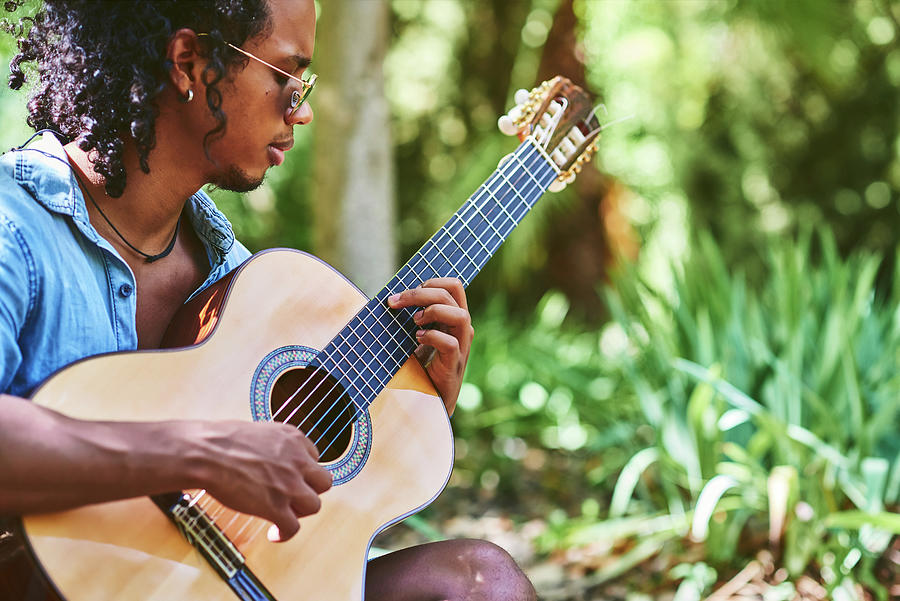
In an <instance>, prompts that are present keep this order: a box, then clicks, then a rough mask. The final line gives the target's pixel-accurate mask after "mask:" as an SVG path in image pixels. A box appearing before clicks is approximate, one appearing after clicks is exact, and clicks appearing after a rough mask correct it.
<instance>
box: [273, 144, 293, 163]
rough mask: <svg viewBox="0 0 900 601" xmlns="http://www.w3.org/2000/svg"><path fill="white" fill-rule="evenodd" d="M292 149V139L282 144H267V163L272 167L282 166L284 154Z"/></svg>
mask: <svg viewBox="0 0 900 601" xmlns="http://www.w3.org/2000/svg"><path fill="white" fill-rule="evenodd" d="M293 147H294V140H293V138H292V139H290V140H286V141H284V142H272V143H271V144H269V162H270V163H271V164H272V165H280V164H282V163H283V162H284V153H285V152H287V151H288V150H290V149H291V148H293Z"/></svg>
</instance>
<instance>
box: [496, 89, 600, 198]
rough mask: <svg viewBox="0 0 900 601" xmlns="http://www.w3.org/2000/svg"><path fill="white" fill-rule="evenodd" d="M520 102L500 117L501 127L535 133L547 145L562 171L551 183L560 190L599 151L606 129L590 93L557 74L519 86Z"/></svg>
mask: <svg viewBox="0 0 900 601" xmlns="http://www.w3.org/2000/svg"><path fill="white" fill-rule="evenodd" d="M515 100H516V106H514V107H513V108H512V110H510V111H509V114H507V115H503V116H502V117H500V119H499V120H498V121H497V125H498V127H499V128H500V131H502V132H503V133H505V134H507V135H511V136H512V135H518V136H519V138H521V139H522V140H524V139H526V138H528V137H531V138H532V139H533V140H534V141H535V143H536V144H538V145H539V146H540V147H541V148H543V150H544V152H545V154H546V155H547V157H548V158H549V159H550V160H551V161H552V162H553V164H554V166H555V167H556V170H557V173H558V174H559V175H558V177H557V178H556V180H555V181H554V182H553V183H552V184H551V185H550V190H551V191H552V192H558V191H559V190H562V189H563V188H565V187H566V184H569V183H571V182H572V181H573V180H574V179H575V176H576V175H578V173H579V172H580V171H581V168H582V166H583V165H584V164H585V163H587V162H588V161H590V160H591V157H592V156H593V154H594V153H595V152H596V151H597V142H598V138H599V136H600V130H601V129H602V127H601V125H600V123H599V121H598V120H597V117H596V115H595V114H594V113H595V109H594V106H593V104H592V102H591V99H590V97H589V96H588V95H587V93H586V92H585V91H584V90H582V89H581V88H579V87H578V86H576V85H575V84H573V83H572V82H571V81H569V80H568V79H566V78H565V77H560V76H556V77H554V78H553V79H550V80H547V81H545V82H544V83H542V84H541V85H539V86H538V87H536V88H534V89H533V90H531V91H528V90H519V91H518V92H516V95H515Z"/></svg>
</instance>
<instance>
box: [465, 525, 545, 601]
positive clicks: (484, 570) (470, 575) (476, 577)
mask: <svg viewBox="0 0 900 601" xmlns="http://www.w3.org/2000/svg"><path fill="white" fill-rule="evenodd" d="M455 542H456V543H457V544H458V545H459V547H460V549H459V552H458V553H457V559H458V560H459V561H460V562H461V563H462V564H464V566H463V568H464V569H463V570H462V571H463V573H465V574H467V580H468V582H467V583H466V584H467V585H466V587H465V588H467V589H468V595H467V596H466V598H467V599H484V600H485V601H535V600H536V599H537V595H536V594H535V591H534V587H533V586H532V585H531V582H530V581H529V580H528V577H527V576H525V574H524V572H522V570H521V569H520V568H519V566H518V565H517V564H516V562H515V560H514V559H513V558H512V557H511V556H510V555H509V553H507V552H506V551H505V550H504V549H503V548H502V547H498V546H497V545H495V544H493V543H489V542H487V541H483V540H459V541H455Z"/></svg>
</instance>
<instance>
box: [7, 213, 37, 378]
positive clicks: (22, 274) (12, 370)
mask: <svg viewBox="0 0 900 601" xmlns="http://www.w3.org/2000/svg"><path fill="white" fill-rule="evenodd" d="M35 282H36V280H35V277H34V264H33V261H32V260H31V253H30V251H29V250H28V247H27V246H26V244H25V240H24V238H23V237H22V234H21V232H19V230H18V229H17V228H16V226H15V224H14V223H13V222H12V221H10V220H9V218H8V217H6V216H5V215H3V214H2V213H0V393H6V392H7V391H9V389H10V385H11V383H12V380H13V378H14V377H15V375H16V372H18V370H19V367H20V366H21V364H22V349H21V348H20V347H19V338H20V335H21V333H22V329H23V327H24V326H25V322H26V320H27V318H28V314H29V312H30V311H31V309H32V307H33V306H34V297H35V286H36V284H35Z"/></svg>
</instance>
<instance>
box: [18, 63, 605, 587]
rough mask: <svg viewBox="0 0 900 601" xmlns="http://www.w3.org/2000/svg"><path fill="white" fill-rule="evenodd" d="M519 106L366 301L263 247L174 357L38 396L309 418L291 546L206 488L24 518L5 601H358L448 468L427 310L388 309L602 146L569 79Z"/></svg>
mask: <svg viewBox="0 0 900 601" xmlns="http://www.w3.org/2000/svg"><path fill="white" fill-rule="evenodd" d="M516 102H517V103H519V104H517V106H516V107H515V108H514V109H513V110H512V111H511V112H510V114H509V115H506V116H504V117H501V118H500V123H499V124H500V127H501V129H502V130H504V131H505V133H511V134H518V135H519V137H520V139H521V140H522V142H521V145H520V146H519V147H518V148H517V149H516V150H515V152H513V153H512V154H511V155H509V156H508V157H507V158H506V159H505V160H504V161H503V162H502V163H501V165H500V167H499V168H498V169H497V170H496V171H495V172H494V173H493V174H492V175H491V176H490V177H489V178H488V179H487V181H486V182H485V183H484V184H483V185H482V186H481V187H480V188H479V189H478V190H477V191H476V192H475V194H473V195H472V196H471V197H470V198H469V199H468V200H467V201H466V202H465V203H464V204H463V206H462V208H460V209H459V211H457V212H456V213H455V214H454V215H453V217H451V218H450V220H449V221H448V222H447V223H446V224H445V225H444V226H443V227H441V228H440V230H439V231H438V232H437V233H436V234H435V235H434V236H433V237H432V238H431V239H430V240H428V242H426V243H425V245H424V246H422V248H421V249H420V250H419V251H418V252H417V253H416V254H415V255H414V256H413V257H412V259H410V261H409V262H408V263H406V264H405V265H404V266H403V267H402V268H401V269H400V270H399V271H398V272H397V274H396V275H395V276H394V277H393V278H392V279H391V280H390V282H388V283H387V285H386V286H385V287H384V288H383V289H382V290H381V291H380V292H379V293H378V294H377V295H375V297H374V298H372V299H371V300H370V299H367V298H366V297H365V296H364V295H363V294H362V293H361V292H360V291H359V290H358V289H357V288H356V287H355V286H353V284H352V283H350V282H349V281H348V280H346V279H345V278H344V277H343V276H341V275H340V274H339V273H338V272H337V271H335V270H334V269H332V268H331V267H329V266H328V265H326V264H325V263H323V262H322V261H320V260H318V259H316V258H315V257H313V256H311V255H308V254H305V253H303V252H299V251H294V250H269V251H265V252H261V253H258V254H256V255H254V256H253V257H251V258H250V259H248V260H247V261H246V262H245V263H243V264H242V265H241V266H240V267H239V268H237V269H236V270H234V271H232V272H231V273H230V274H229V275H228V276H226V277H225V278H224V279H223V280H222V281H220V282H218V283H217V284H215V285H213V286H212V287H210V288H208V289H206V290H205V291H204V292H202V293H201V294H199V295H198V296H197V297H195V298H194V299H192V300H191V301H190V302H189V303H187V304H185V306H184V307H183V310H182V311H181V312H180V313H179V314H178V316H177V317H176V318H175V320H174V321H173V322H172V324H171V326H170V327H169V331H168V333H167V334H166V343H165V346H166V347H168V348H165V349H162V350H154V351H141V352H129V353H113V354H108V355H103V356H99V357H93V358H88V359H85V360H82V361H80V362H77V363H75V364H73V365H71V366H69V367H67V368H66V369H64V370H62V371H61V372H59V373H58V374H56V375H54V376H53V377H51V378H50V379H49V380H47V381H46V382H45V383H44V384H42V385H41V386H40V387H39V389H38V390H37V391H36V393H35V394H34V395H33V399H32V400H33V402H35V403H38V404H39V405H42V406H44V407H48V408H50V409H53V410H55V411H59V412H61V413H64V414H67V415H70V416H73V417H76V418H80V419H86V420H128V421H136V420H138V421H140V420H145V421H150V420H154V421H155V420H169V419H238V420H256V421H264V420H279V421H282V422H287V423H290V424H293V425H295V426H297V427H298V428H300V429H302V430H303V431H304V432H305V433H306V434H307V436H309V438H310V439H311V440H313V441H314V442H315V443H316V445H317V447H318V448H319V451H320V453H321V460H320V461H321V463H322V464H323V465H324V466H325V467H326V468H327V469H328V470H330V471H331V473H332V475H333V477H334V486H333V488H332V489H331V490H330V491H328V492H327V493H325V494H324V495H323V497H322V508H321V511H319V512H318V513H317V514H315V515H311V516H308V517H304V518H302V520H301V529H300V532H299V533H298V534H297V535H296V536H295V537H294V538H292V539H291V540H290V541H288V542H284V543H279V544H273V543H271V542H269V541H268V540H267V537H266V530H267V528H268V526H269V524H268V523H267V522H265V521H264V520H262V519H261V518H257V517H253V516H249V515H244V514H240V513H237V512H235V511H232V510H231V509H229V508H227V507H225V506H224V505H222V504H220V503H219V502H218V501H216V499H214V498H212V497H211V496H210V495H209V494H207V493H206V492H205V491H202V490H189V491H179V492H177V493H172V494H169V495H161V496H158V497H154V498H147V497H145V498H136V499H129V500H124V501H116V502H111V503H101V504H96V505H89V506H85V507H80V508H77V509H72V510H69V511H63V512H59V513H53V514H42V515H29V516H25V517H23V518H22V519H21V520H20V521H18V523H17V525H16V529H17V530H18V534H17V538H19V539H20V540H21V541H22V544H21V547H20V548H19V549H17V550H14V551H13V552H9V551H6V552H5V553H4V554H5V555H6V559H5V561H3V562H2V563H0V598H2V599H4V600H8V601H18V600H24V601H49V600H53V601H105V600H117V601H137V600H140V601H145V600H146V601H187V600H201V599H202V600H204V601H232V600H234V599H241V600H244V601H262V600H276V599H277V600H279V601H288V600H315V601H350V600H359V599H362V597H363V590H364V578H365V567H366V558H367V553H368V550H369V546H370V543H371V541H372V538H373V537H374V536H375V534H376V533H378V532H380V531H382V530H383V529H385V528H386V527H388V526H389V525H391V524H394V523H396V522H398V521H400V520H402V519H403V518H404V517H407V516H409V515H411V514H412V513H414V512H416V511H418V510H420V509H422V508H423V507H425V506H426V505H428V504H429V503H430V502H431V501H433V500H434V499H435V498H436V497H437V496H438V494H439V493H440V491H441V490H442V489H443V488H444V486H445V485H446V483H447V480H448V478H449V476H450V471H451V467H452V463H453V444H452V442H453V440H452V434H451V430H450V424H449V420H448V418H447V413H446V410H445V409H444V405H443V403H442V402H441V399H440V398H439V397H438V395H437V393H436V391H435V389H434V387H433V386H432V384H431V382H430V380H429V379H428V377H427V375H426V374H425V372H424V370H423V369H422V368H421V367H420V365H419V363H418V362H417V360H416V359H414V358H412V354H413V351H414V350H415V348H416V346H417V343H416V339H415V336H414V332H415V330H416V328H417V326H416V325H415V324H414V323H413V320H412V314H413V312H414V311H415V309H412V308H410V309H403V310H390V309H388V308H387V306H386V302H385V301H386V299H387V297H388V296H390V295H391V294H393V293H394V292H397V291H400V290H405V289H408V288H412V287H415V286H417V285H418V284H419V283H420V282H422V281H423V280H426V279H428V278H433V277H457V278H459V279H460V280H462V282H463V284H464V285H468V284H469V283H470V282H471V281H472V278H474V277H475V275H476V274H477V273H478V272H479V270H480V269H481V268H482V267H483V266H484V264H485V263H486V262H487V261H488V259H490V257H491V256H492V255H493V254H494V252H495V251H496V250H497V248H498V247H499V246H500V244H501V243H502V242H503V241H504V240H505V239H506V237H507V236H508V235H509V233H510V232H511V231H512V230H513V228H515V226H516V225H517V224H518V223H519V222H520V221H521V220H522V218H523V217H524V216H525V214H526V213H528V211H529V210H530V209H531V207H532V206H533V205H534V204H535V203H536V202H537V200H538V199H539V198H540V197H541V196H542V195H543V193H544V191H545V190H547V189H548V188H550V189H558V188H560V187H561V186H564V185H565V184H566V183H567V182H570V181H571V180H572V179H573V178H574V177H575V174H576V173H577V172H578V171H579V170H580V168H581V166H582V165H583V164H584V163H585V162H586V161H588V160H590V157H591V155H592V153H594V152H595V151H596V148H597V146H596V143H597V137H598V134H599V131H600V126H599V124H598V122H597V119H596V117H595V116H594V111H593V109H592V105H591V101H590V99H589V98H588V97H587V95H586V94H585V93H584V92H583V91H582V90H581V89H580V88H578V87H577V86H574V85H573V84H571V82H569V81H568V80H566V79H564V78H561V77H557V78H554V79H552V80H550V81H547V82H544V83H543V84H542V85H540V86H539V87H537V88H535V89H534V90H532V91H530V92H527V91H524V90H520V91H519V93H517V95H516ZM4 546H6V547H9V546H10V542H9V541H8V540H7V541H3V540H0V552H3V547H4ZM4 589H5V590H4Z"/></svg>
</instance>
